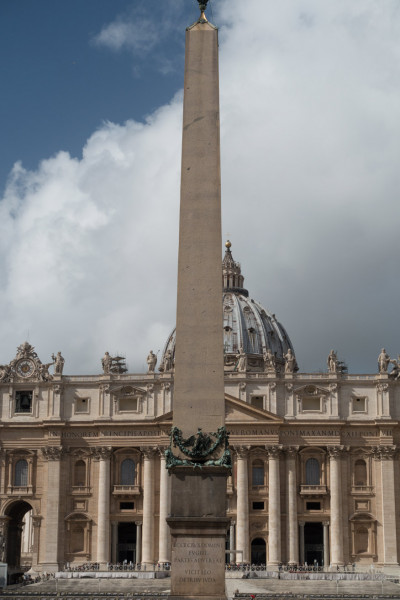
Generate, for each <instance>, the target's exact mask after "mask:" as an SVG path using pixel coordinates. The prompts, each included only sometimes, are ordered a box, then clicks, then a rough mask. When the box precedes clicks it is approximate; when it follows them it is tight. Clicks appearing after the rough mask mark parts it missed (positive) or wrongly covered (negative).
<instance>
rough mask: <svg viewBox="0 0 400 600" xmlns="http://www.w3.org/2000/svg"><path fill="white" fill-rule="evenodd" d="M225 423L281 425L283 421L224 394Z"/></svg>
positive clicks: (266, 411) (265, 411)
mask: <svg viewBox="0 0 400 600" xmlns="http://www.w3.org/2000/svg"><path fill="white" fill-rule="evenodd" d="M225 421H226V423H257V422H263V423H266V422H267V423H276V424H280V423H283V422H284V420H283V419H282V418H281V417H278V416H277V415H274V414H273V413H271V412H269V411H268V410H262V409H261V408H256V407H255V406H251V404H247V403H246V402H243V400H239V398H235V396H231V395H230V394H225Z"/></svg>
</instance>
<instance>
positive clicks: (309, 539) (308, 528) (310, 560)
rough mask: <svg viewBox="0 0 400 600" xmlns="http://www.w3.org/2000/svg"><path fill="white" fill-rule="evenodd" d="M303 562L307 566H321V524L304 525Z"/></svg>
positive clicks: (322, 535)
mask: <svg viewBox="0 0 400 600" xmlns="http://www.w3.org/2000/svg"><path fill="white" fill-rule="evenodd" d="M304 560H305V562H306V563H307V564H308V565H309V566H311V565H314V564H318V565H319V566H321V565H323V561H324V531H323V525H322V523H306V524H305V525H304Z"/></svg>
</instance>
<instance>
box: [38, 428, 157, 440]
mask: <svg viewBox="0 0 400 600" xmlns="http://www.w3.org/2000/svg"><path fill="white" fill-rule="evenodd" d="M49 435H50V436H51V437H61V438H64V439H70V440H76V439H79V438H99V437H158V436H160V435H161V431H157V430H147V429H131V430H129V431H125V430H117V429H110V430H104V431H103V430H102V431H54V430H51V431H50V432H49Z"/></svg>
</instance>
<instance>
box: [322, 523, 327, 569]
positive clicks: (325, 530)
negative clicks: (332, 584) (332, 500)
mask: <svg viewBox="0 0 400 600" xmlns="http://www.w3.org/2000/svg"><path fill="white" fill-rule="evenodd" d="M322 524H323V526H324V571H327V570H328V567H329V521H324V522H323V523H322Z"/></svg>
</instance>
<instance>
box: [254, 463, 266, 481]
mask: <svg viewBox="0 0 400 600" xmlns="http://www.w3.org/2000/svg"><path fill="white" fill-rule="evenodd" d="M252 485H264V464H263V462H262V461H261V460H256V461H254V463H253V466H252Z"/></svg>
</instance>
